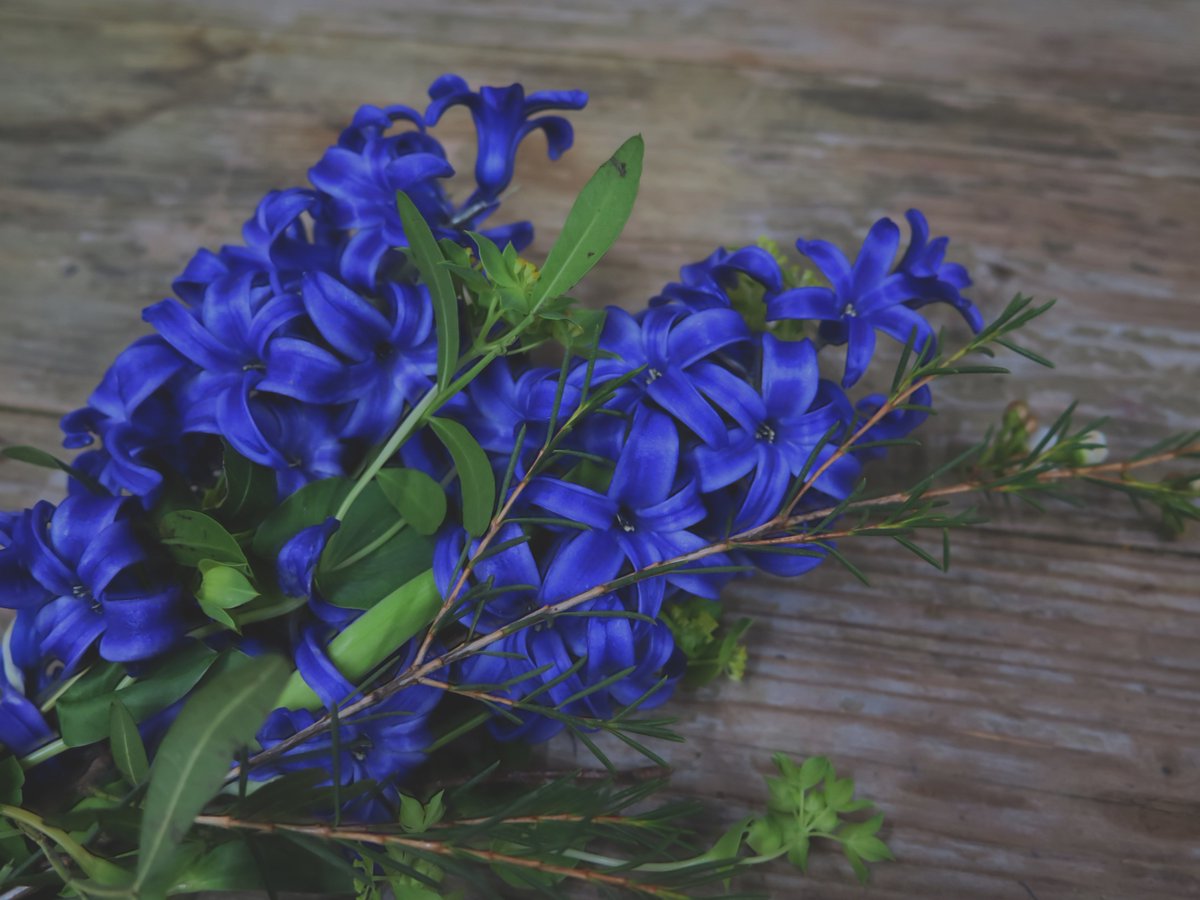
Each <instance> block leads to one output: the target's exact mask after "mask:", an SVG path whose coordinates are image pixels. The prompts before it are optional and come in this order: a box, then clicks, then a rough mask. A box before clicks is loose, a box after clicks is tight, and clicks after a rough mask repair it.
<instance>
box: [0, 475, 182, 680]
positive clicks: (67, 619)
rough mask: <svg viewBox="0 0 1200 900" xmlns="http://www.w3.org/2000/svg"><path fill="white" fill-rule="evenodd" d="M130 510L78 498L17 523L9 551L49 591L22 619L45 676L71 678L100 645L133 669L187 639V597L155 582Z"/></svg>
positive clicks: (39, 509) (40, 508)
mask: <svg viewBox="0 0 1200 900" xmlns="http://www.w3.org/2000/svg"><path fill="white" fill-rule="evenodd" d="M132 508H133V507H131V506H130V504H129V501H128V500H127V499H125V498H114V497H96V496H94V495H91V494H86V493H78V494H73V495H71V496H70V497H68V498H67V499H66V500H64V501H63V503H62V505H60V506H59V507H58V508H57V509H55V508H54V506H53V505H51V504H50V503H48V502H46V501H44V500H43V501H40V502H39V503H37V504H36V505H35V506H34V507H33V508H32V509H28V510H26V511H25V512H24V513H23V514H22V515H21V516H20V517H19V518H17V519H16V520H15V521H14V522H13V524H12V531H11V541H12V543H11V545H10V547H9V548H8V550H6V551H5V552H6V553H7V552H10V551H15V552H16V553H17V555H18V557H19V559H20V561H21V563H22V564H23V565H24V567H25V568H26V570H27V571H28V573H29V575H30V576H32V578H33V579H34V580H35V581H36V582H37V583H38V584H39V585H40V586H41V587H42V589H43V590H44V592H45V593H44V596H43V598H42V599H41V600H40V601H37V602H36V603H34V604H30V603H28V602H26V603H24V604H23V605H22V607H21V611H20V616H19V620H18V626H19V627H20V628H22V629H30V630H32V632H33V633H35V634H37V635H38V644H37V645H38V650H39V652H40V655H41V657H42V658H43V660H44V664H43V669H49V668H53V669H55V670H56V672H58V671H61V672H62V673H63V674H66V675H69V674H71V673H72V672H74V671H75V670H76V667H77V666H78V664H79V662H80V661H81V660H82V658H83V656H84V654H85V653H86V652H87V651H88V650H89V649H90V648H91V647H92V646H93V645H95V644H96V642H97V640H99V648H100V655H101V656H102V657H103V658H105V659H108V660H113V661H116V662H132V661H136V660H143V659H149V658H151V657H153V656H156V655H158V654H160V653H162V652H164V651H165V650H167V649H169V648H170V647H172V646H173V645H174V644H175V643H176V642H177V641H178V640H179V639H180V638H181V637H182V636H183V631H184V627H185V622H184V612H183V598H182V592H181V590H180V589H179V587H178V585H176V584H174V583H173V582H172V581H171V580H169V579H167V580H163V581H157V580H155V579H154V578H152V577H150V575H149V569H148V568H147V566H148V564H149V562H150V560H151V556H150V554H149V553H148V551H147V550H146V548H145V547H144V546H143V544H142V543H141V541H140V540H139V539H138V537H137V535H136V533H135V528H134V523H133V521H132V518H131V516H130V512H131V510H132ZM24 584H25V586H26V587H27V586H28V582H24ZM4 599H6V600H11V595H9V596H8V597H6V598H4ZM22 599H24V600H26V601H28V599H29V598H28V596H25V597H23V598H22ZM23 639H24V638H23Z"/></svg>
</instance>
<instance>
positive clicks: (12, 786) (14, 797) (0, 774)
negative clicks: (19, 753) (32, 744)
mask: <svg viewBox="0 0 1200 900" xmlns="http://www.w3.org/2000/svg"><path fill="white" fill-rule="evenodd" d="M24 784H25V770H24V769H22V768H21V763H20V762H19V761H18V760H17V758H16V757H15V756H5V757H4V758H2V759H0V803H7V804H8V805H9V806H20V805H21V790H22V788H23V786H24Z"/></svg>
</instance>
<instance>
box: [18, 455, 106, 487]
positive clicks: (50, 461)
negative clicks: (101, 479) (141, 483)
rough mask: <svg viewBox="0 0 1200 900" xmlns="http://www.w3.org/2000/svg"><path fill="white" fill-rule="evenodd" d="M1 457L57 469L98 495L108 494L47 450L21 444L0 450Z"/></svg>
mask: <svg viewBox="0 0 1200 900" xmlns="http://www.w3.org/2000/svg"><path fill="white" fill-rule="evenodd" d="M0 456H5V457H8V458H9V459H11V460H14V461H15V462H23V463H27V464H29V465H31V466H37V467H38V468H40V469H57V470H59V471H60V472H66V473H67V474H68V475H70V476H71V477H72V478H74V479H75V480H76V481H78V482H79V483H80V484H84V485H87V486H88V487H89V488H90V489H91V490H93V491H95V492H96V493H100V494H104V493H107V492H106V491H105V490H104V489H103V488H101V487H100V485H98V484H97V483H96V481H95V479H93V478H92V477H91V476H90V475H88V474H87V473H85V472H81V471H79V470H78V469H76V468H75V467H74V466H71V465H68V464H67V463H65V462H63V461H62V460H61V459H59V458H58V457H57V456H55V455H54V454H52V453H47V452H46V451H45V450H40V449H38V448H37V447H29V446H26V445H24V444H19V445H16V446H12V447H5V448H4V449H2V450H0Z"/></svg>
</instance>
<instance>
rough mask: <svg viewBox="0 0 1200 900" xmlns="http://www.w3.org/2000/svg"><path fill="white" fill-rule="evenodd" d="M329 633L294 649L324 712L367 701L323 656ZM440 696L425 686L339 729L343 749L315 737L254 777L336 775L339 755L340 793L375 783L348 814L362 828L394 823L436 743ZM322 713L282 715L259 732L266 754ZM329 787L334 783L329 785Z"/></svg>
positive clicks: (312, 634) (309, 633) (310, 631)
mask: <svg viewBox="0 0 1200 900" xmlns="http://www.w3.org/2000/svg"><path fill="white" fill-rule="evenodd" d="M322 634H323V629H317V628H307V629H305V630H304V632H303V633H302V634H301V636H300V639H299V641H298V643H297V646H296V654H295V656H296V668H297V670H298V671H299V672H300V674H301V676H302V677H303V678H304V681H305V683H306V684H307V685H308V686H309V687H310V688H312V690H313V693H315V694H316V695H317V696H318V697H319V698H320V700H321V702H322V704H324V706H325V708H326V709H334V708H337V707H340V706H342V705H344V704H346V703H349V702H352V701H353V700H357V699H359V698H360V697H361V694H359V693H358V691H357V690H356V688H355V686H354V685H353V684H351V683H350V682H349V681H347V680H346V678H345V676H343V675H342V674H341V672H339V671H338V670H337V667H336V666H334V664H333V663H332V662H331V661H330V659H329V658H328V657H327V656H326V655H325V652H324V649H323V642H322ZM415 652H416V646H415V644H413V643H411V642H410V644H409V646H408V647H407V653H406V654H402V663H403V661H404V660H406V659H411V658H412V656H413V654H414V653H415ZM441 696H442V692H441V691H439V690H437V689H435V688H430V687H425V686H424V685H415V686H413V687H410V688H406V689H405V690H403V691H400V692H399V693H397V694H396V695H394V696H393V697H390V698H389V699H388V700H386V701H385V702H383V703H381V704H379V705H378V706H376V707H374V708H372V709H371V710H368V711H367V712H365V713H363V714H360V715H358V716H351V717H349V718H346V719H342V720H341V721H340V722H339V723H338V735H337V743H336V744H335V743H334V738H333V736H332V735H331V734H329V733H328V732H325V733H322V734H319V735H316V736H314V737H312V738H310V739H309V740H307V741H305V742H304V743H302V744H300V745H299V746H297V747H293V748H292V749H290V750H288V751H287V752H286V753H284V754H283V755H282V756H281V757H280V758H279V759H278V760H277V761H276V762H275V763H273V764H272V765H270V766H263V767H260V768H257V769H253V770H251V772H250V777H251V778H253V779H255V780H263V779H269V778H273V777H275V776H277V775H279V774H280V773H282V772H288V771H301V770H304V769H312V768H320V769H324V770H326V771H328V772H330V773H331V778H332V773H333V771H334V766H333V763H332V758H333V754H334V752H335V751H336V752H337V754H338V765H337V771H338V773H339V776H340V782H341V784H342V785H350V784H354V783H356V782H359V781H364V780H371V781H374V782H375V784H376V785H377V788H376V790H375V792H374V793H372V794H368V795H366V796H364V797H360V798H358V799H356V800H354V801H352V802H351V803H350V804H349V805H348V807H347V809H346V812H347V813H348V814H349V815H350V816H351V817H353V818H356V819H360V820H363V821H381V820H386V819H388V818H390V817H392V816H394V815H395V811H394V809H393V808H392V806H391V804H393V803H394V802H395V801H396V799H397V797H398V790H397V787H396V785H397V782H399V781H400V780H401V779H403V778H404V777H405V775H407V774H408V773H409V772H411V771H412V770H413V769H415V768H416V767H417V766H418V765H420V764H421V763H422V762H423V761H424V759H425V748H426V747H427V746H429V742H430V739H431V736H430V730H429V723H428V719H429V714H430V713H431V712H432V711H433V709H434V707H435V706H437V704H438V701H439V700H440V699H441ZM318 715H319V713H314V712H312V711H310V710H306V709H300V710H288V709H277V710H275V711H274V712H272V713H271V715H270V716H268V717H267V721H266V722H265V723H264V724H263V727H262V728H261V729H260V730H259V733H258V740H259V743H260V744H261V745H262V747H263V748H264V749H268V748H270V747H273V746H275V745H276V744H278V743H279V742H280V741H282V740H284V739H286V738H289V737H291V736H292V735H293V734H295V733H296V732H297V731H300V730H301V729H303V728H306V727H307V726H309V725H311V724H312V723H313V722H314V721H316V719H317V718H318ZM325 783H326V784H329V783H331V781H326V782H325Z"/></svg>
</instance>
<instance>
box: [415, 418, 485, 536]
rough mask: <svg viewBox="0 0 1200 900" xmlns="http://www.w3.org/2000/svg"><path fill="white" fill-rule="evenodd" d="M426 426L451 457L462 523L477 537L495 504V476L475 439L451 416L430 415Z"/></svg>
mask: <svg viewBox="0 0 1200 900" xmlns="http://www.w3.org/2000/svg"><path fill="white" fill-rule="evenodd" d="M429 427H430V428H432V429H433V432H434V434H436V435H437V436H438V439H439V440H440V441H441V442H442V443H443V444H445V446H446V449H447V450H449V451H450V456H451V457H453V459H454V468H455V469H456V470H457V471H458V479H459V481H460V482H461V484H462V495H463V526H464V527H465V528H466V529H467V531H469V532H470V533H471V534H473V535H475V536H476V537H478V536H479V535H481V534H483V533H484V532H485V531H486V530H487V527H488V522H489V521H491V518H492V510H493V508H494V507H495V504H496V476H495V473H493V472H492V465H491V463H490V462H489V461H488V458H487V454H486V453H485V452H484V450H483V448H482V447H480V446H479V442H478V441H476V440H475V438H473V437H471V433H470V432H469V431H467V429H466V428H464V427H463V426H462V425H460V424H459V423H458V422H455V421H453V420H452V419H439V418H431V419H430V420H429Z"/></svg>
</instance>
